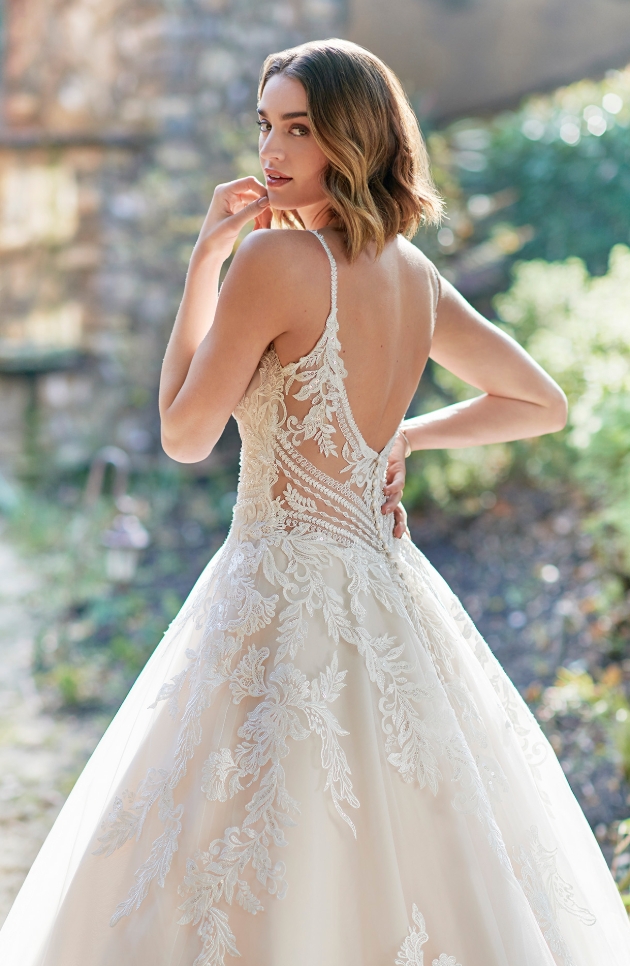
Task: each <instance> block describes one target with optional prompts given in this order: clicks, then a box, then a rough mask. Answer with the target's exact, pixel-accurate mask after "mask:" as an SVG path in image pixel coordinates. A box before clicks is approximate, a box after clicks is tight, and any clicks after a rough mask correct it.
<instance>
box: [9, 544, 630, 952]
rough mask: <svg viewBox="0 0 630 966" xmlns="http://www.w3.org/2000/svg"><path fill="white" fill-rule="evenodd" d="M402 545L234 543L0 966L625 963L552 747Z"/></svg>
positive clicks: (35, 890)
mask: <svg viewBox="0 0 630 966" xmlns="http://www.w3.org/2000/svg"><path fill="white" fill-rule="evenodd" d="M394 543H395V547H394V549H393V550H391V551H388V552H385V551H384V552H377V551H375V550H372V549H370V548H367V547H363V546H360V545H358V544H353V543H352V542H350V541H349V542H348V544H347V545H344V544H343V543H339V542H335V541H333V540H332V539H328V538H326V537H322V535H313V534H302V535H300V534H298V533H292V534H282V535H276V536H274V537H273V538H265V539H263V538H261V539H260V540H259V541H254V542H241V541H239V540H238V538H237V537H236V535H235V534H234V533H231V534H230V535H229V536H228V538H227V540H226V542H225V543H224V545H223V546H222V547H221V549H220V550H219V551H218V552H217V554H216V555H215V556H214V558H213V559H212V560H211V561H210V563H209V564H208V566H207V567H206V569H205V571H204V572H203V574H202V575H201V577H200V578H199V581H198V582H197V584H196V586H195V588H194V589H193V591H192V592H191V594H190V596H189V598H188V600H187V601H186V603H185V604H184V606H183V608H182V610H181V612H180V614H179V615H178V617H177V618H176V620H175V621H174V622H173V624H172V625H171V627H170V628H169V630H168V631H167V633H166V635H165V637H164V639H163V640H162V642H161V643H160V644H159V646H158V647H157V648H156V650H155V652H154V654H153V655H152V657H151V659H150V660H149V662H148V664H147V665H146V667H145V668H144V670H143V671H142V673H141V674H140V676H139V678H138V680H137V681H136V683H135V685H134V687H133V688H132V690H131V692H130V693H129V695H128V697H127V699H126V700H125V702H124V704H123V705H122V707H121V709H120V711H119V712H118V714H117V715H116V717H115V718H114V720H113V721H112V723H111V725H110V727H109V728H108V730H107V732H106V733H105V735H104V737H103V738H102V740H101V742H100V744H99V745H98V747H97V749H96V751H95V752H94V754H93V756H92V758H91V759H90V761H89V762H88V764H87V766H86V768H85V770H84V772H83V773H82V775H81V776H80V778H79V780H78V782H77V784H76V786H75V788H74V789H73V791H72V793H71V794H70V796H69V798H68V801H67V802H66V804H65V806H64V808H63V810H62V812H61V814H60V815H59V817H58V819H57V821H56V823H55V825H54V827H53V829H52V831H51V832H50V834H49V836H48V838H47V840H46V842H45V843H44V846H43V848H42V850H41V852H40V854H39V856H38V858H37V859H36V861H35V863H34V865H33V867H32V869H31V871H30V873H29V876H28V878H27V879H26V882H25V883H24V886H23V887H22V890H21V892H20V893H19V895H18V897H17V899H16V902H15V904H14V906H13V909H12V911H11V913H10V915H9V917H8V919H7V921H6V923H5V925H4V927H3V929H2V931H1V932H0V963H2V966H227V964H229V963H231V962H232V961H233V960H234V961H235V959H236V958H240V961H241V962H243V963H244V964H248V966H323V964H325V966H409V964H411V966H421V964H427V963H433V966H436V964H438V966H554V964H556V966H558V964H561V966H604V964H606V966H628V964H629V963H630V926H629V924H628V919H627V916H626V913H625V910H624V907H623V904H622V902H621V900H620V898H619V895H618V893H617V890H616V888H615V885H614V882H613V880H612V877H611V874H610V872H609V870H608V868H607V866H606V864H605V861H604V859H603V857H602V854H601V851H600V849H599V846H598V845H597V842H596V840H595V839H594V837H593V834H592V832H591V830H590V828H589V826H588V824H587V822H586V820H585V818H584V816H583V814H582V812H581V810H580V807H579V805H578V803H577V801H576V800H575V798H574V796H573V794H572V792H571V790H570V788H569V786H568V784H567V781H566V779H565V776H564V774H563V772H562V769H561V768H560V766H559V763H558V761H557V759H556V757H555V755H554V752H553V750H552V748H551V747H550V745H549V744H548V742H547V740H546V739H545V737H544V736H543V734H542V732H541V730H540V728H539V727H538V724H537V723H536V721H535V719H534V718H533V717H532V715H531V714H530V712H529V710H528V709H527V707H526V705H525V704H524V702H523V700H522V699H521V697H520V695H519V694H518V692H517V691H516V689H515V688H514V686H513V685H512V684H511V682H510V681H509V679H508V678H507V676H506V675H505V673H504V671H503V670H502V668H501V667H500V665H499V664H498V662H497V661H496V659H495V658H494V657H493V655H492V653H491V652H490V650H489V648H488V646H487V645H486V643H485V642H484V641H483V640H482V638H481V637H480V635H479V633H478V632H477V630H476V628H475V627H474V625H473V624H472V622H471V620H470V618H469V617H468V616H467V614H466V613H465V612H464V610H463V608H462V606H461V604H460V603H459V601H458V600H457V598H456V597H455V596H454V594H453V593H452V591H451V590H450V589H449V587H448V586H447V585H446V584H445V582H444V581H443V579H442V578H441V577H440V576H439V574H438V573H437V572H436V571H435V570H434V568H433V567H432V566H431V565H430V564H429V563H428V561H427V560H426V558H425V557H424V556H423V554H422V553H421V552H420V551H419V550H418V549H417V548H416V547H415V545H414V544H413V543H412V542H411V540H410V539H409V538H408V537H404V538H403V539H402V540H400V541H394Z"/></svg>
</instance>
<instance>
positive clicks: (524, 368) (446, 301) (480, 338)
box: [430, 276, 566, 408]
mask: <svg viewBox="0 0 630 966" xmlns="http://www.w3.org/2000/svg"><path fill="white" fill-rule="evenodd" d="M430 356H431V358H432V359H433V360H434V361H435V362H437V363H438V364H439V365H441V366H443V367H444V368H445V369H448V370H449V372H452V373H453V374H454V375H456V376H458V378H460V379H462V380H463V381H464V382H467V383H468V384H469V385H471V386H474V387H475V388H476V389H481V390H482V391H483V392H485V393H488V394H490V395H493V396H503V397H506V398H509V399H521V400H523V401H526V402H531V403H536V404H537V405H541V406H545V407H546V408H548V407H556V406H558V407H561V408H563V407H566V399H565V396H564V393H563V392H562V390H561V389H560V387H559V386H558V385H557V383H556V382H554V380H553V379H552V378H551V376H549V375H548V374H547V373H546V372H545V371H544V370H543V369H542V368H541V367H540V366H539V365H538V363H537V362H536V361H535V360H534V359H533V358H532V357H531V356H530V355H529V354H528V353H527V352H526V351H525V349H523V348H522V346H520V345H519V344H518V343H517V342H516V341H515V340H514V339H512V338H511V337H510V336H509V335H508V334H507V333H506V332H504V331H503V330H502V329H500V328H499V327H498V326H496V325H494V324H493V323H492V322H489V321H488V319H485V318H484V317H483V316H482V315H481V314H480V313H479V312H477V310H476V309H474V308H473V306H472V305H471V304H470V303H469V302H468V301H467V300H466V299H465V298H464V297H463V295H461V293H460V292H458V291H457V289H456V288H455V287H454V286H453V285H452V284H451V283H450V282H449V281H447V279H445V278H444V277H442V276H440V292H439V300H438V303H437V311H436V318H435V328H434V331H433V343H432V346H431V352H430Z"/></svg>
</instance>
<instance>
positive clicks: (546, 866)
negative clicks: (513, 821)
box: [514, 825, 596, 966]
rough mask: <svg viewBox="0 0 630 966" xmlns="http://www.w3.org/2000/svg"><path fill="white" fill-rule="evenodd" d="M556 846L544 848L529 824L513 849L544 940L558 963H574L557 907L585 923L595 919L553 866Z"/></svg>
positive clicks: (523, 884)
mask: <svg viewBox="0 0 630 966" xmlns="http://www.w3.org/2000/svg"><path fill="white" fill-rule="evenodd" d="M556 851H557V850H556V849H551V850H550V849H546V848H544V846H543V845H542V844H541V842H540V838H539V835H538V829H537V828H536V826H534V825H532V827H531V828H530V829H529V833H528V836H527V840H526V842H525V843H524V844H523V845H521V846H520V847H518V848H515V849H514V858H515V861H516V863H517V864H518V866H519V867H520V876H519V880H520V883H521V886H522V887H523V892H524V893H525V895H526V896H527V899H528V900H529V904H530V906H531V907H532V910H533V912H534V915H535V916H536V919H537V921H538V924H539V926H540V928H541V930H542V933H543V936H544V937H545V939H546V940H547V944H548V946H549V948H550V950H551V951H552V953H554V954H555V955H556V956H557V957H558V958H559V960H560V962H561V963H562V966H574V961H573V959H572V957H571V954H570V952H569V949H568V947H567V944H566V943H565V941H564V939H563V937H562V932H561V930H560V927H559V925H558V911H559V910H560V909H563V910H564V911H565V912H568V913H569V914H570V915H572V916H575V917H576V918H577V919H579V921H580V922H581V923H583V924H584V925H585V926H592V925H594V923H595V921H596V920H595V916H594V915H593V913H592V912H590V911H589V910H588V909H583V908H582V907H581V906H579V905H578V903H577V902H576V901H575V899H574V897H573V891H574V890H573V886H572V885H570V883H568V882H566V881H565V880H564V879H563V878H562V877H561V876H560V875H559V874H558V870H557V868H556Z"/></svg>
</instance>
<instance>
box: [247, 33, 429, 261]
mask: <svg viewBox="0 0 630 966" xmlns="http://www.w3.org/2000/svg"><path fill="white" fill-rule="evenodd" d="M276 74H286V75H287V76H288V77H293V78H295V79H296V80H298V81H300V83H301V84H302V85H303V87H304V89H305V91H306V99H307V104H308V107H307V111H308V119H309V121H310V124H311V127H312V131H313V136H314V137H315V139H316V141H317V143H318V144H319V146H320V148H321V149H322V151H323V152H324V154H325V155H326V157H327V158H328V166H327V168H326V169H325V171H324V175H323V188H324V191H325V193H326V195H327V197H328V202H329V205H330V208H331V210H332V212H333V213H334V215H335V216H336V219H335V220H336V221H337V222H338V224H339V225H340V227H341V229H342V230H343V232H344V234H345V241H346V249H347V253H348V257H349V258H350V260H353V259H354V258H356V256H357V255H358V254H359V253H360V252H361V251H363V250H364V249H365V247H366V246H367V245H368V244H369V243H370V242H372V241H374V242H376V250H377V253H378V254H380V252H381V251H382V250H383V247H384V245H385V242H386V241H388V240H389V239H390V238H393V237H394V236H395V235H397V234H399V233H400V234H403V235H405V236H406V237H408V238H410V237H412V236H413V235H414V234H415V233H416V231H417V230H418V227H419V226H420V225H421V224H423V225H430V224H439V222H440V220H441V215H442V209H443V201H442V199H441V197H440V196H439V194H438V192H437V190H436V188H435V185H434V183H433V179H432V177H431V172H430V168H429V157H428V154H427V150H426V147H425V144H424V141H423V138H422V134H421V133H420V128H419V126H418V121H417V119H416V116H415V114H414V112H413V110H412V108H411V105H410V103H409V101H408V99H407V97H406V95H405V92H404V90H403V88H402V85H401V83H400V81H399V80H398V78H397V77H396V75H395V74H394V72H393V71H392V70H390V69H389V67H387V66H386V65H385V64H384V63H383V62H382V61H381V60H379V58H378V57H376V56H375V55H374V54H372V53H370V51H369V50H365V49H364V48H363V47H359V46H358V45H357V44H353V43H351V42H349V41H346V40H336V39H335V40H321V41H319V40H316V41H312V42H310V43H306V44H301V45H300V46H299V47H292V48H290V49H288V50H283V51H281V52H280V53H278V54H271V55H270V56H269V57H267V59H266V60H265V63H264V64H263V67H262V71H261V74H260V84H259V88H258V97H259V99H260V97H261V96H262V92H263V90H264V88H265V85H266V83H267V81H268V80H269V79H270V78H271V77H273V76H275V75H276ZM296 214H297V213H291V212H288V211H287V212H284V211H282V212H281V211H274V218H275V220H276V223H278V222H279V223H280V224H281V225H285V226H287V227H297V226H299V225H300V221H299V218H297V217H296ZM302 227H303V226H302Z"/></svg>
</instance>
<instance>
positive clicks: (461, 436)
mask: <svg viewBox="0 0 630 966" xmlns="http://www.w3.org/2000/svg"><path fill="white" fill-rule="evenodd" d="M565 422H566V403H565V402H563V400H562V398H558V400H557V401H554V403H552V404H550V405H549V406H541V405H537V404H535V403H531V402H525V401H523V400H520V399H506V398H503V397H501V396H491V395H487V394H484V395H482V396H476V397H475V398H474V399H467V400H465V401H464V402H459V403H455V404H454V405H452V406H446V407H445V408H444V409H438V410H436V411H435V412H432V413H425V414H424V415H422V416H415V417H413V418H412V419H407V420H405V422H404V423H403V425H402V429H403V432H404V433H405V435H406V437H407V439H408V440H409V445H410V446H411V449H412V450H418V449H460V448H463V447H466V446H483V445H485V444H487V443H507V442H510V441H512V440H515V439H527V438H529V437H532V436H541V435H543V434H544V433H555V432H557V431H558V430H559V429H562V427H563V426H564V425H565Z"/></svg>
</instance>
